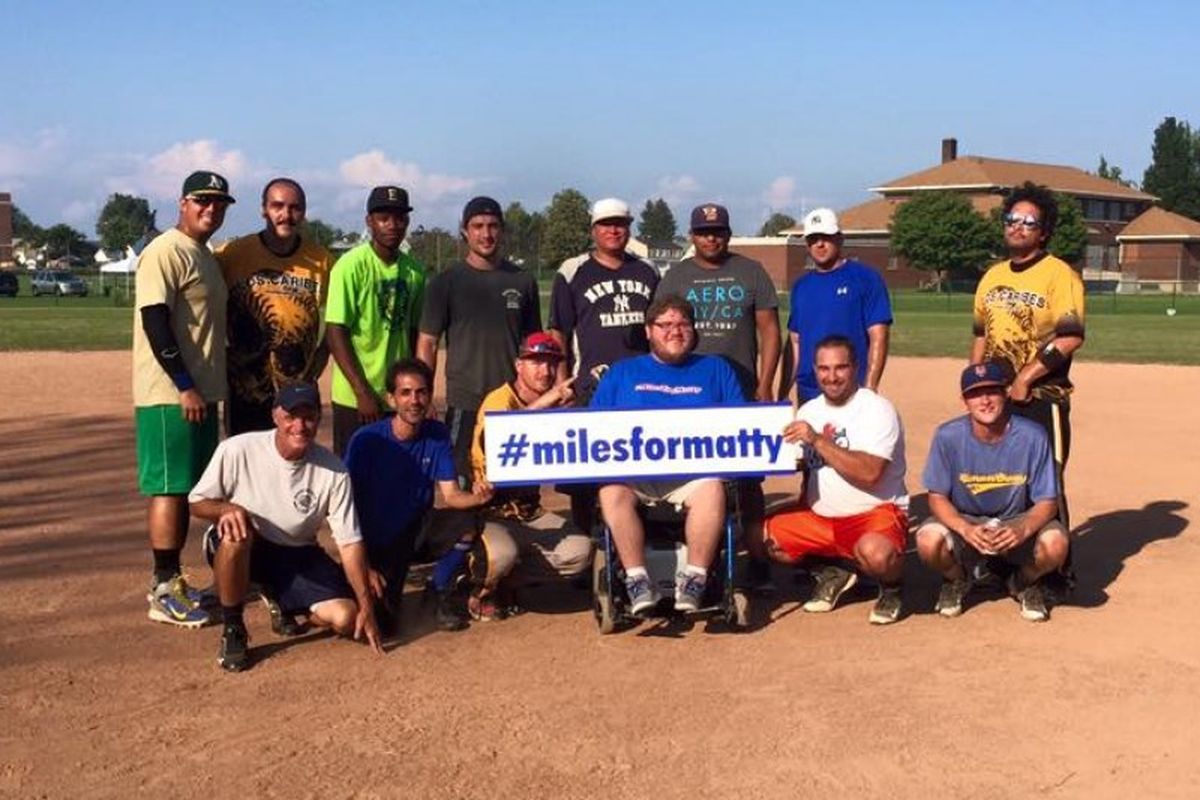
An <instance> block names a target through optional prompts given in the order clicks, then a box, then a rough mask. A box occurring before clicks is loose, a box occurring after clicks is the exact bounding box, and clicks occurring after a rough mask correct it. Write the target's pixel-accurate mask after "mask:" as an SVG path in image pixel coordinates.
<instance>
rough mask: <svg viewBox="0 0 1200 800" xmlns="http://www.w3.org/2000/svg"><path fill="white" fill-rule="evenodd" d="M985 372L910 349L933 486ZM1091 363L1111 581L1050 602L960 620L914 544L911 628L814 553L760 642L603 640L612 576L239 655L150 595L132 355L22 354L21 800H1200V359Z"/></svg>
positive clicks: (2, 500) (191, 557)
mask: <svg viewBox="0 0 1200 800" xmlns="http://www.w3.org/2000/svg"><path fill="white" fill-rule="evenodd" d="M959 366H960V364H959V362H957V361H951V360H944V359H941V360H936V359H935V360H916V359H901V358H897V359H893V360H892V361H891V362H889V364H888V371H887V379H886V382H885V385H884V391H885V393H886V394H888V395H889V396H890V397H892V398H893V400H894V401H895V402H896V405H897V406H898V407H899V409H900V411H901V415H902V416H903V418H904V421H905V424H906V427H907V437H908V445H909V451H908V452H909V488H910V490H911V491H913V493H914V495H916V494H917V493H918V491H919V489H920V480H919V476H920V470H921V468H922V466H923V464H924V459H925V455H926V451H927V445H928V440H929V437H930V435H931V432H932V429H933V427H934V426H935V425H936V424H937V423H938V422H940V421H942V420H943V419H946V418H948V417H949V416H951V415H953V414H956V413H958V410H959V405H958V402H957V400H956V398H955V382H956V376H957V372H958V369H959ZM1075 371H1076V381H1077V384H1078V385H1079V391H1078V393H1077V399H1076V404H1075V408H1074V409H1073V421H1074V431H1075V443H1074V451H1073V453H1072V458H1071V463H1070V466H1069V469H1068V488H1069V493H1070V496H1071V500H1072V513H1073V517H1074V520H1073V521H1074V523H1075V526H1076V531H1077V533H1078V535H1079V538H1078V543H1077V567H1078V571H1079V574H1080V581H1081V585H1080V587H1079V590H1078V591H1077V593H1076V595H1075V597H1074V599H1073V601H1072V602H1071V604H1070V605H1064V606H1060V607H1058V608H1056V609H1055V610H1054V614H1053V619H1052V621H1051V622H1050V623H1049V624H1046V625H1032V624H1029V623H1027V622H1023V621H1022V620H1021V619H1020V618H1019V617H1018V615H1017V613H1016V609H1015V605H1014V604H1013V603H1012V602H1011V601H1008V600H1001V599H994V600H991V599H989V600H987V601H985V602H982V603H980V604H978V605H975V606H973V607H971V608H970V609H969V610H968V612H967V613H966V614H965V615H964V616H963V617H961V618H959V619H956V620H945V619H941V618H939V617H937V616H936V615H934V614H931V613H930V611H931V609H932V605H933V602H934V599H935V596H936V591H937V588H936V587H937V584H936V579H934V578H932V577H931V576H929V575H927V574H924V573H922V571H921V570H920V569H919V568H917V567H916V566H915V565H912V564H910V566H909V570H908V575H909V576H910V578H911V580H910V581H909V582H908V584H907V586H906V591H905V595H906V604H907V607H908V609H909V615H908V616H907V617H906V618H905V619H904V620H903V621H902V622H901V623H900V624H898V625H895V626H892V627H891V628H887V629H879V628H873V627H870V626H868V625H867V622H866V617H867V612H868V609H869V607H870V603H869V598H868V597H867V596H866V595H862V596H859V597H857V598H856V601H855V602H852V603H850V604H848V605H846V606H845V607H840V608H839V609H838V610H836V611H835V612H834V613H832V614H828V615H822V616H813V615H806V614H804V613H803V612H799V611H798V601H799V600H801V599H803V587H802V586H798V585H795V583H794V582H793V581H792V580H791V578H790V577H788V576H787V575H785V574H783V573H780V574H778V575H777V580H778V581H780V583H781V586H782V588H783V592H782V593H781V595H780V597H779V598H778V599H777V600H776V601H774V602H773V603H772V604H771V607H769V608H759V609H758V616H757V619H758V623H759V624H758V626H757V628H756V629H755V630H753V631H751V632H749V633H745V634H741V635H733V634H725V633H718V632H715V631H711V632H710V631H707V630H706V629H705V626H704V625H703V624H700V625H696V626H694V627H692V628H690V629H689V628H680V627H655V626H642V627H641V628H637V629H634V630H631V631H627V632H624V633H621V634H617V635H614V636H610V637H603V638H602V637H600V636H599V635H598V634H597V632H596V629H595V625H594V623H593V620H592V618H591V615H590V614H588V613H585V612H584V607H585V603H586V599H587V598H586V597H585V596H583V594H582V593H571V592H545V591H543V592H541V593H536V594H534V595H532V596H530V597H529V598H527V603H528V605H530V606H531V607H532V608H534V609H535V611H534V612H532V613H528V614H525V615H523V616H521V617H517V618H515V619H511V620H508V621H505V622H502V623H494V624H488V625H476V626H473V627H472V629H471V630H470V631H468V632H465V633H459V634H453V633H440V632H431V631H429V630H428V627H427V626H425V625H423V621H424V617H420V616H419V615H418V613H417V612H418V610H417V609H410V611H411V613H412V617H411V618H410V620H409V622H410V624H411V627H410V631H411V632H410V634H409V635H408V636H407V638H406V639H405V640H404V641H403V642H402V643H401V644H400V645H399V646H397V647H395V648H394V649H392V650H391V651H390V652H389V653H388V654H387V655H386V656H384V657H375V656H372V655H371V654H370V653H369V652H368V651H367V650H366V649H365V648H363V647H359V646H354V645H351V644H348V643H347V642H344V641H339V640H334V639H331V638H324V637H319V636H317V637H313V636H308V637H304V638H301V639H298V640H286V641H284V640H278V639H276V638H274V637H273V636H272V635H271V633H270V630H269V627H268V626H267V624H266V619H265V615H263V614H262V613H261V611H260V609H258V608H257V607H255V608H253V609H251V610H249V611H248V622H249V625H250V630H251V636H252V637H253V642H252V644H253V646H255V647H256V648H258V652H259V653H260V655H261V656H265V657H264V658H263V660H261V661H260V662H259V663H257V664H256V666H255V667H254V669H252V670H251V671H249V672H247V673H245V674H242V675H226V674H223V673H222V672H221V671H220V670H219V669H218V668H217V666H216V664H215V654H216V647H217V639H218V633H219V632H218V629H216V628H207V629H204V630H201V631H198V632H189V631H180V630H174V629H170V628H167V627H165V626H158V625H153V624H151V623H149V622H148V621H147V620H146V618H145V612H146V606H145V600H144V599H143V595H144V592H145V581H146V578H147V573H148V569H149V556H148V551H147V545H146V541H145V534H144V531H143V527H144V526H143V520H142V517H143V505H142V502H141V501H140V500H139V498H138V496H137V495H136V493H135V488H134V469H133V426H132V424H131V423H132V412H131V409H130V401H129V356H128V354H127V353H88V354H55V353H6V354H3V355H0V442H2V444H0V599H2V602H0V796H4V797H43V796H45V797H79V796H88V797H93V796H94V797H126V796H131V795H136V794H143V795H146V796H153V797H164V796H168V794H169V795H171V796H177V797H181V798H182V797H209V798H214V797H322V798H323V797H463V798H473V797H489V798H500V797H517V796H521V797H606V798H623V797H635V796H654V797H664V798H676V797H678V798H682V797H710V796H732V797H739V798H756V797H817V796H828V797H847V796H858V797H882V796H889V797H962V798H1009V797H1011V798H1027V797H1042V796H1045V797H1078V798H1082V797H1088V798H1092V797H1131V796H1134V797H1155V798H1161V797H1179V798H1193V797H1197V796H1200V761H1198V758H1200V746H1198V745H1197V737H1196V735H1195V725H1196V722H1195V720H1196V719H1197V718H1198V717H1200V688H1198V687H1200V638H1198V637H1197V636H1196V623H1195V621H1194V620H1192V619H1191V616H1190V612H1189V611H1187V609H1189V608H1192V607H1198V608H1200V596H1198V595H1200V588H1198V587H1200V581H1198V580H1197V578H1196V576H1197V574H1200V548H1198V546H1197V541H1196V538H1195V536H1194V535H1189V534H1193V532H1194V529H1192V528H1191V527H1190V526H1191V525H1192V524H1194V523H1195V522H1196V520H1197V511H1196V507H1195V504H1196V502H1197V491H1196V485H1197V483H1196V467H1195V464H1196V460H1197V456H1196V453H1195V451H1193V450H1192V448H1194V447H1197V446H1200V416H1198V415H1197V414H1196V413H1195V412H1194V409H1193V406H1194V405H1195V402H1196V399H1197V398H1200V368H1186V367H1150V366H1146V367H1133V366H1122V365H1101V364H1080V365H1076V367H1075ZM324 435H326V436H327V432H326V433H325V434H324ZM1189 464H1190V465H1192V466H1188V465H1189ZM788 487H789V482H788V481H783V480H773V481H772V483H771V484H770V485H769V487H768V488H769V490H771V491H772V492H773V493H778V494H780V495H782V493H783V492H786V491H787V490H788ZM193 533H194V532H193ZM198 538H199V537H198V536H195V535H193V536H192V539H191V541H190V542H189V546H188V550H187V552H186V553H185V563H186V564H189V565H190V566H191V569H192V571H193V572H194V573H195V574H196V575H197V576H198V577H200V578H201V579H202V582H207V579H208V571H207V569H201V567H200V565H201V559H200V556H199V554H198V551H197V547H196V540H197V539H198ZM413 605H415V604H413ZM539 612H540V613H539Z"/></svg>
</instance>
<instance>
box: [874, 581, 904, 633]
mask: <svg viewBox="0 0 1200 800" xmlns="http://www.w3.org/2000/svg"><path fill="white" fill-rule="evenodd" d="M900 609H901V590H900V587H899V586H882V585H881V586H880V587H879V599H878V600H876V601H875V607H874V608H872V609H871V616H870V617H869V619H870V622H871V624H872V625H891V624H892V623H893V622H895V621H896V620H898V619H900Z"/></svg>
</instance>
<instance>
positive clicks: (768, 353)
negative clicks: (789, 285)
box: [657, 203, 780, 591]
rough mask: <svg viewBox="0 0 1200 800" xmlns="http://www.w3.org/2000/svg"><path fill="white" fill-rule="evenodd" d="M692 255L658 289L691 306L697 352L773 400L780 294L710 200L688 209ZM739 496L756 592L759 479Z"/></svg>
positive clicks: (753, 395) (761, 576) (765, 579)
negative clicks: (723, 363)
mask: <svg viewBox="0 0 1200 800" xmlns="http://www.w3.org/2000/svg"><path fill="white" fill-rule="evenodd" d="M690 227H691V236H692V246H693V247H694V248H695V251H696V252H695V255H694V256H693V257H691V258H686V259H684V260H683V261H681V262H680V263H678V264H676V265H675V266H673V267H671V269H670V270H668V271H667V274H666V275H664V276H663V278H662V281H661V282H660V283H659V284H658V291H657V294H658V295H659V296H665V295H668V294H677V295H680V296H682V297H683V298H684V299H686V300H687V301H688V302H689V303H691V304H692V308H694V309H695V310H696V335H697V337H698V343H697V345H696V352H697V353H708V354H712V355H721V356H724V357H725V358H726V359H727V360H728V361H729V363H730V365H731V366H732V367H733V369H734V371H735V372H737V374H738V379H739V381H740V382H741V384H742V390H743V392H745V395H746V399H747V400H757V401H758V402H761V403H770V402H772V401H774V399H775V371H776V369H777V368H778V366H779V351H780V340H779V298H778V295H777V294H776V292H775V284H773V283H772V282H771V279H770V277H769V276H768V275H767V271H766V270H765V269H763V266H762V264H760V263H759V262H757V261H753V260H751V259H749V258H746V257H744V256H740V255H737V254H736V253H731V252H729V238H730V236H731V235H732V231H731V230H730V226H729V212H728V211H727V210H726V209H725V207H724V206H720V205H717V204H716V203H705V204H704V205H700V206H696V207H695V208H694V209H692V219H691V226H690ZM738 491H739V501H740V505H741V510H742V514H743V516H742V521H743V527H744V528H745V541H746V549H747V550H748V551H749V552H750V579H751V582H752V584H753V585H754V586H755V587H756V588H757V589H759V590H762V591H769V589H770V587H771V579H770V574H771V573H770V567H769V562H768V561H767V554H766V551H765V550H764V549H763V544H762V518H763V511H764V505H765V503H764V499H763V491H762V481H761V480H758V479H754V480H741V481H739V482H738Z"/></svg>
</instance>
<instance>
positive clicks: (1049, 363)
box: [1037, 342, 1067, 372]
mask: <svg viewBox="0 0 1200 800" xmlns="http://www.w3.org/2000/svg"><path fill="white" fill-rule="evenodd" d="M1037 359H1038V361H1040V362H1042V366H1043V367H1045V368H1046V371H1047V372H1057V371H1058V370H1059V368H1061V367H1062V366H1063V365H1064V364H1066V363H1067V356H1064V355H1063V354H1062V351H1060V350H1059V349H1058V348H1057V347H1055V346H1054V342H1050V344H1048V345H1046V346H1045V347H1043V348H1042V349H1040V350H1038V354H1037Z"/></svg>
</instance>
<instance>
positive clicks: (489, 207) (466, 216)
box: [462, 196, 504, 228]
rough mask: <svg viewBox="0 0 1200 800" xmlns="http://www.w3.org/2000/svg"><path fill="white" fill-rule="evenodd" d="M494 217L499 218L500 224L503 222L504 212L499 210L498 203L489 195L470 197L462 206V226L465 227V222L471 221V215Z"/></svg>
mask: <svg viewBox="0 0 1200 800" xmlns="http://www.w3.org/2000/svg"><path fill="white" fill-rule="evenodd" d="M484 215H486V216H490V217H496V218H497V219H498V220H500V224H501V225H503V224H504V212H503V211H501V210H500V204H499V203H497V202H496V201H495V200H493V199H492V198H490V197H483V196H480V197H472V198H471V199H470V200H468V201H467V204H466V205H465V206H463V213H462V226H463V227H464V228H465V227H467V223H468V222H470V221H471V217H479V216H484Z"/></svg>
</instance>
